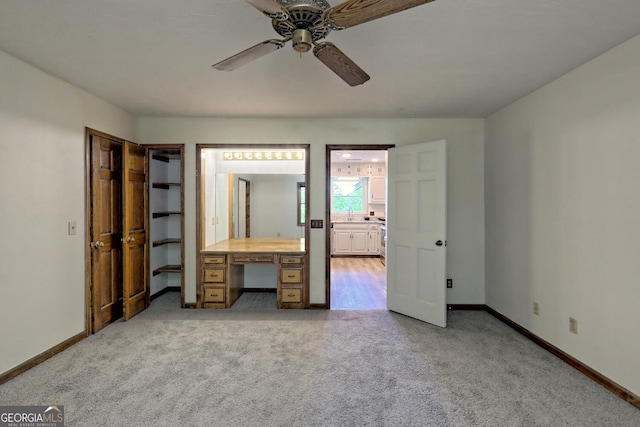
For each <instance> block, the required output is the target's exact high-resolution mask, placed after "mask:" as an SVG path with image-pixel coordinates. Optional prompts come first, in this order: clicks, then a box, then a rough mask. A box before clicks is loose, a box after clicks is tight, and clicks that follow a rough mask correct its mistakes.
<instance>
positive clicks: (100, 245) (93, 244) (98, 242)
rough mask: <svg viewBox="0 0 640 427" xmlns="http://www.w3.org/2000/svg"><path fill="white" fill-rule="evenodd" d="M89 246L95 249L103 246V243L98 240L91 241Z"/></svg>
mask: <svg viewBox="0 0 640 427" xmlns="http://www.w3.org/2000/svg"><path fill="white" fill-rule="evenodd" d="M91 246H93V247H94V248H96V249H99V248H101V247H103V246H104V243H103V242H101V241H99V240H98V241H97V242H93V243H92V244H91Z"/></svg>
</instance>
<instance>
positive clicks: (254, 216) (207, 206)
mask: <svg viewBox="0 0 640 427" xmlns="http://www.w3.org/2000/svg"><path fill="white" fill-rule="evenodd" d="M298 152H302V156H301V157H302V159H300V160H299V159H295V156H298V154H297V153H298ZM238 153H242V152H241V151H234V152H233V153H232V154H230V152H229V150H228V149H218V148H207V149H203V150H202V152H201V161H202V167H201V171H202V181H201V182H202V190H201V191H202V196H203V204H202V205H203V208H204V209H203V213H202V214H203V217H202V218H201V221H202V222H201V223H202V224H203V226H204V227H203V233H202V235H203V237H204V242H203V243H204V246H208V245H211V244H213V243H217V242H221V241H223V240H226V239H229V238H241V237H256V238H257V237H268V238H304V237H305V225H304V224H300V221H299V219H298V215H299V212H300V211H299V204H300V203H304V198H303V199H302V201H301V200H300V198H299V197H298V196H299V188H300V187H299V183H301V182H302V183H304V182H305V167H306V166H305V160H304V150H289V151H286V152H285V151H282V152H281V153H282V154H279V153H280V152H278V151H275V150H272V151H270V152H268V153H269V154H270V155H272V156H273V157H275V156H276V154H277V155H278V156H282V157H283V158H284V156H286V155H288V156H292V157H294V158H292V159H286V160H285V159H282V160H278V159H275V158H274V159H270V160H266V159H262V160H258V159H255V158H251V159H248V160H244V159H241V158H239V159H225V156H229V155H234V156H235V155H238V156H241V154H238ZM253 155H255V154H253ZM260 155H261V156H265V155H266V154H265V152H261V153H260ZM303 209H304V207H303Z"/></svg>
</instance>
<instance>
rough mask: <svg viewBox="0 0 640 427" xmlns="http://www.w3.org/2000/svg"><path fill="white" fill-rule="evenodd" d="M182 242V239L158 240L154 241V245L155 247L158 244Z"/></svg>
mask: <svg viewBox="0 0 640 427" xmlns="http://www.w3.org/2000/svg"><path fill="white" fill-rule="evenodd" d="M180 242H182V239H162V240H156V241H155V242H153V247H154V248H155V247H156V246H162V245H168V244H169V243H180Z"/></svg>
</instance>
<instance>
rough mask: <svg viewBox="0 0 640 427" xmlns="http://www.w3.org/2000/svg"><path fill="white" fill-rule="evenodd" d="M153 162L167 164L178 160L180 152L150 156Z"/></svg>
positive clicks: (160, 152)
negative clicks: (158, 161) (157, 161)
mask: <svg viewBox="0 0 640 427" xmlns="http://www.w3.org/2000/svg"><path fill="white" fill-rule="evenodd" d="M151 157H152V158H153V159H154V160H160V161H161V162H165V163H169V161H170V160H172V159H173V160H180V151H173V150H166V151H159V152H157V153H155V154H153V155H152V156H151Z"/></svg>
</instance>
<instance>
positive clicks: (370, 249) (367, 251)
mask: <svg viewBox="0 0 640 427" xmlns="http://www.w3.org/2000/svg"><path fill="white" fill-rule="evenodd" d="M379 240H380V225H379V224H377V223H375V224H369V223H334V224H333V247H332V251H331V253H332V254H333V255H379V254H380V244H379V242H378V241H379Z"/></svg>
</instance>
